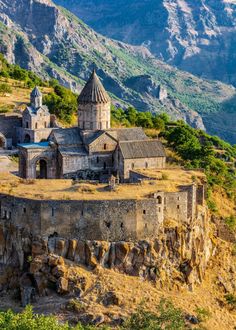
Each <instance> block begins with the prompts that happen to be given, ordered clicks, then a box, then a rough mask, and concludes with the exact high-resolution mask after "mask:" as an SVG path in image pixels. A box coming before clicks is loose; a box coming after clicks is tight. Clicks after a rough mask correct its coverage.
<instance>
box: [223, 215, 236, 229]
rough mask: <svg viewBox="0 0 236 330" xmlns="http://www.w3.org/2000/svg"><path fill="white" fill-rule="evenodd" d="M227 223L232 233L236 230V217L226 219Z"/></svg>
mask: <svg viewBox="0 0 236 330" xmlns="http://www.w3.org/2000/svg"><path fill="white" fill-rule="evenodd" d="M225 223H226V225H227V226H228V228H229V229H230V230H231V231H234V230H235V229H236V217H235V216H233V215H231V216H230V217H228V218H226V219H225Z"/></svg>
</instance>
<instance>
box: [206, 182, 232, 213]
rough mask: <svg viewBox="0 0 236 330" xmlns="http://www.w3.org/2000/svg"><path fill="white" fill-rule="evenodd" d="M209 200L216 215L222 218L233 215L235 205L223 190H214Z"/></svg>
mask: <svg viewBox="0 0 236 330" xmlns="http://www.w3.org/2000/svg"><path fill="white" fill-rule="evenodd" d="M211 199H212V200H213V201H214V203H215V204H216V207H217V214H218V215H219V216H221V217H223V218H227V217H230V216H231V215H235V203H234V201H233V200H232V199H229V198H228V197H227V195H226V193H225V191H224V190H223V188H220V187H218V188H214V190H213V192H212V196H211Z"/></svg>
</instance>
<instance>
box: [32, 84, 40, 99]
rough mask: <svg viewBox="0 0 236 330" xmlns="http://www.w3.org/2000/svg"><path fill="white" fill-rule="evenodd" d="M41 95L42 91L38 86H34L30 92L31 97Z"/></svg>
mask: <svg viewBox="0 0 236 330" xmlns="http://www.w3.org/2000/svg"><path fill="white" fill-rule="evenodd" d="M39 96H42V93H41V92H40V90H39V88H38V87H37V86H36V87H34V89H33V90H32V92H31V97H39Z"/></svg>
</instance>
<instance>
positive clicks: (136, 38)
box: [55, 0, 236, 85]
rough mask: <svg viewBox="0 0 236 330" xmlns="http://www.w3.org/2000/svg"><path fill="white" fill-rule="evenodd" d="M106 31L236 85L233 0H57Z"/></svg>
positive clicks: (195, 71)
mask: <svg viewBox="0 0 236 330" xmlns="http://www.w3.org/2000/svg"><path fill="white" fill-rule="evenodd" d="M55 2H56V3H57V4H60V5H62V6H65V7H67V8H68V9H69V10H71V11H72V12H74V13H75V14H76V15H79V16H80V17H81V18H82V19H83V20H84V21H85V22H86V23H87V24H89V25H90V26H91V27H92V28H94V29H95V30H96V31H98V32H102V33H103V34H104V35H106V36H108V37H110V38H115V39H117V40H121V41H124V42H127V43H129V44H133V45H141V44H142V45H145V46H146V47H147V48H149V50H150V51H151V52H152V53H153V54H155V55H156V56H157V58H159V59H162V60H164V61H166V62H168V63H169V64H171V65H175V66H177V67H178V68H179V69H181V70H185V71H188V72H191V73H193V74H195V75H198V76H200V77H203V78H208V79H216V80H220V81H223V82H225V83H228V84H233V85H236V78H235V76H236V71H235V67H236V65H235V64H236V56H235V55H234V53H235V41H236V3H235V2H234V1H233V0H227V1H226V0H218V1H214V0H200V1H198V2H196V1H193V0H171V1H170V0H161V1H153V0H147V1H145V2H141V1H139V0H137V1H133V0H131V1H129V2H127V1H124V0H118V1H116V2H110V1H108V0H96V1H95V0H90V1H85V0H70V1H68V0H55Z"/></svg>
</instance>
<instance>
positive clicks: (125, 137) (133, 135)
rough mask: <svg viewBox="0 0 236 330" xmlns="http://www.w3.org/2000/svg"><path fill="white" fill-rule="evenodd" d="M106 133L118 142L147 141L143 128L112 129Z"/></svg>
mask: <svg viewBox="0 0 236 330" xmlns="http://www.w3.org/2000/svg"><path fill="white" fill-rule="evenodd" d="M106 132H107V133H108V134H109V135H111V136H112V137H113V138H114V139H116V140H117V141H136V140H138V141H140V140H147V136H146V134H145V133H144V130H143V129H142V128H141V127H135V128H120V129H111V130H107V131H106Z"/></svg>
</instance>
